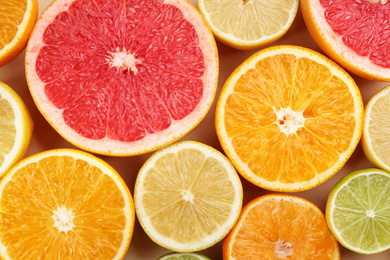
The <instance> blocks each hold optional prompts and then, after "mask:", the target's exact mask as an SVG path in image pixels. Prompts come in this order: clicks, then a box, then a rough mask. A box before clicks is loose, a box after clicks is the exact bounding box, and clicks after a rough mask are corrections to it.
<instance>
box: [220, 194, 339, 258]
mask: <svg viewBox="0 0 390 260" xmlns="http://www.w3.org/2000/svg"><path fill="white" fill-rule="evenodd" d="M268 198H271V199H272V198H273V199H279V198H280V199H283V198H291V199H298V200H301V201H304V202H305V203H307V204H309V205H311V206H313V207H314V208H315V209H317V210H318V211H319V212H321V214H322V216H323V217H324V218H325V215H324V213H323V212H322V211H321V210H320V209H319V208H318V207H317V205H315V204H314V203H312V202H310V201H308V200H305V199H303V198H301V197H299V196H296V195H291V194H278V193H274V194H266V195H263V196H260V197H257V198H255V199H253V200H252V201H250V202H249V203H248V204H246V205H245V206H244V207H243V208H242V211H241V215H240V217H239V218H238V220H237V222H236V225H235V226H234V227H233V229H232V230H231V231H230V232H229V234H228V235H227V236H226V238H225V240H224V242H223V260H234V258H233V257H231V251H230V249H231V246H230V244H231V243H232V242H233V241H232V240H233V237H234V236H233V233H235V232H236V230H238V229H239V227H240V226H239V225H238V224H239V223H242V222H243V220H244V219H245V216H246V213H247V212H248V211H250V209H251V208H252V207H254V206H256V205H257V204H258V202H260V201H262V200H266V199H268ZM337 250H338V258H337V259H334V260H340V258H341V256H340V252H339V247H338V246H337Z"/></svg>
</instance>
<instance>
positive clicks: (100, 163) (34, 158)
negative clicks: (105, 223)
mask: <svg viewBox="0 0 390 260" xmlns="http://www.w3.org/2000/svg"><path fill="white" fill-rule="evenodd" d="M55 156H59V157H61V156H69V157H72V158H74V159H75V160H77V159H80V160H84V161H86V162H88V163H89V164H90V165H92V166H95V167H97V168H99V169H100V170H102V172H103V174H107V175H108V176H109V177H110V178H111V179H112V180H113V181H114V182H115V183H116V185H117V186H118V188H119V189H120V190H121V192H122V194H123V195H124V196H123V199H124V201H125V205H126V206H125V207H124V208H123V211H124V213H125V216H126V219H127V223H126V227H125V230H123V238H124V239H123V240H122V243H121V246H120V248H119V249H118V253H117V255H116V256H115V258H114V259H115V260H119V259H123V258H124V257H125V255H126V253H127V250H128V248H129V246H130V241H131V238H132V235H133V229H134V222H135V211H134V202H133V199H132V196H131V193H130V191H129V189H128V188H127V185H126V183H125V182H124V180H123V179H122V177H121V176H120V175H119V174H118V173H117V171H116V170H115V169H114V168H113V167H111V166H110V165H109V164H108V163H106V162H105V161H104V160H102V159H100V158H97V157H95V156H93V155H91V154H89V153H86V152H83V151H79V150H74V149H65V148H63V149H53V150H47V151H44V152H40V153H37V154H34V155H31V156H29V157H26V158H24V159H23V160H21V161H20V162H18V163H17V164H15V165H14V166H13V167H12V168H11V169H10V170H9V171H8V172H7V173H6V174H5V175H4V176H3V178H2V179H1V180H0V198H1V197H2V194H3V191H4V188H5V187H6V185H7V183H9V182H10V181H12V178H13V176H14V174H15V173H16V172H18V170H19V169H21V168H23V167H25V166H26V165H28V164H31V163H34V162H38V161H40V160H42V159H45V158H48V157H55ZM0 256H1V257H4V258H5V259H11V258H10V257H9V255H8V254H7V248H6V247H5V246H4V245H3V244H2V243H1V241H0Z"/></svg>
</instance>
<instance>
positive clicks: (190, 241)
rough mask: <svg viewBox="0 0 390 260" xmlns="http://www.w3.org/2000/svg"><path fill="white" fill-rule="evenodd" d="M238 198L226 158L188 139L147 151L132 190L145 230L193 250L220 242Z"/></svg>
mask: <svg viewBox="0 0 390 260" xmlns="http://www.w3.org/2000/svg"><path fill="white" fill-rule="evenodd" d="M242 199H243V191H242V185H241V181H240V178H239V176H238V174H237V173H236V170H235V169H234V167H233V166H232V165H231V163H230V162H229V160H228V159H227V158H226V157H225V156H224V155H223V154H221V153H220V152H219V151H217V150H215V149H214V148H212V147H210V146H208V145H205V144H202V143H199V142H194V141H183V142H180V143H176V144H173V145H170V146H168V147H166V148H164V149H162V150H160V151H158V152H156V153H155V154H153V155H152V156H151V157H150V158H149V159H148V160H147V161H146V162H145V164H144V165H143V166H142V168H141V170H140V171H139V174H138V176H137V180H136V183H135V188H134V203H135V209H136V213H137V216H138V220H139V222H140V224H141V226H142V227H143V229H144V231H145V232H146V234H147V235H148V236H149V237H150V238H151V239H152V240H153V241H154V242H156V243H157V244H159V245H160V246H163V247H165V248H168V249H171V250H173V251H177V252H194V251H199V250H202V249H205V248H208V247H211V246H212V245H214V244H216V243H217V242H218V241H220V240H222V239H223V237H225V236H226V234H227V233H228V232H229V231H230V229H231V228H232V227H233V225H234V223H235V222H236V220H237V218H238V216H239V215H240V211H241V206H242Z"/></svg>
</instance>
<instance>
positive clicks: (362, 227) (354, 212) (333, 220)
mask: <svg viewBox="0 0 390 260" xmlns="http://www.w3.org/2000/svg"><path fill="white" fill-rule="evenodd" d="M389 216H390V173H389V172H386V171H383V170H380V169H373V168H371V169H364V170H359V171H355V172H352V173H350V174H349V175H347V176H345V177H344V178H342V179H341V180H340V181H339V182H338V183H337V184H336V185H335V186H334V187H333V189H332V190H331V192H330V194H329V197H328V201H327V205H326V218H327V222H328V226H329V228H330V230H331V231H332V233H333V235H334V236H335V237H336V239H337V240H338V241H339V242H340V244H342V245H343V246H344V247H346V248H348V249H350V250H351V251H354V252H357V253H360V254H377V253H380V252H383V251H386V250H388V249H390V217H389Z"/></svg>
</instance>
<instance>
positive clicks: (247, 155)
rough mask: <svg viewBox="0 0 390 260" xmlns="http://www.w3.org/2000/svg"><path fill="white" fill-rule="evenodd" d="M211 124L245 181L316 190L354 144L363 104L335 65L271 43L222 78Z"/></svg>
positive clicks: (302, 50)
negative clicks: (222, 84) (213, 123)
mask: <svg viewBox="0 0 390 260" xmlns="http://www.w3.org/2000/svg"><path fill="white" fill-rule="evenodd" d="M215 116H216V118H215V124H216V130H217V134H218V138H219V140H220V143H221V145H222V148H223V149H224V151H225V152H226V154H227V156H228V157H229V158H230V159H231V161H232V162H233V164H234V165H235V166H236V168H237V170H238V172H239V173H241V175H242V176H243V177H245V178H246V179H248V180H249V181H250V182H252V183H254V184H256V185H258V186H260V187H263V188H265V189H269V190H278V191H299V190H307V189H310V188H313V187H315V186H317V185H319V184H321V183H323V182H324V181H326V180H327V179H329V178H330V177H331V176H333V175H334V174H335V173H336V172H337V171H339V170H340V169H341V167H342V166H343V165H344V164H345V163H346V161H347V160H348V158H349V157H350V156H351V154H352V152H353V151H354V150H355V148H356V146H357V144H358V143H359V140H360V137H361V133H362V128H363V102H362V97H361V94H360V91H359V89H358V87H357V86H356V84H355V82H354V81H353V79H352V78H351V77H350V76H349V74H347V73H346V72H345V71H344V70H343V69H342V68H341V67H340V66H338V65H337V64H336V63H334V62H333V61H331V60H329V59H328V58H326V57H325V56H323V55H321V54H319V53H317V52H314V51H312V50H310V49H306V48H303V47H297V46H276V47H270V48H267V49H263V50H261V51H259V52H257V53H255V54H254V55H252V56H251V57H250V58H248V59H247V60H246V61H245V62H243V63H242V64H241V65H240V66H239V67H238V68H237V69H236V70H235V71H234V72H233V73H232V74H231V75H230V77H229V78H228V79H227V81H226V82H225V84H224V86H223V88H222V90H221V93H220V96H219V99H218V101H217V106H216V113H215Z"/></svg>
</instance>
